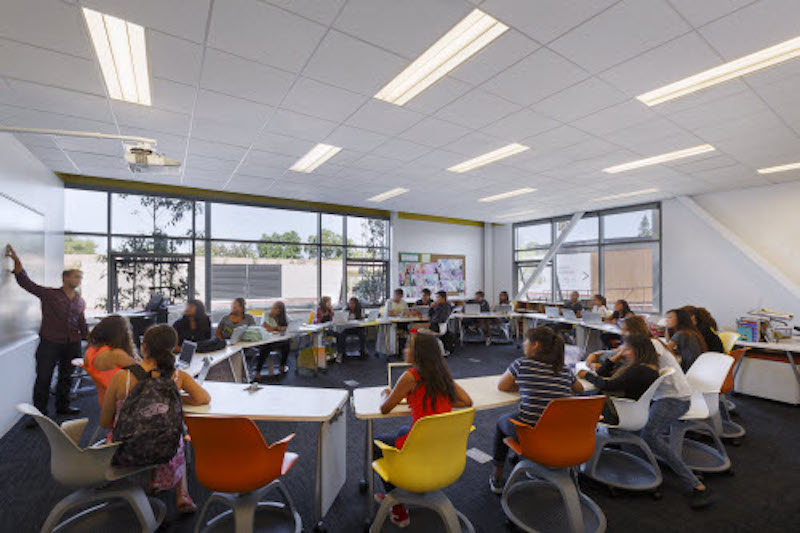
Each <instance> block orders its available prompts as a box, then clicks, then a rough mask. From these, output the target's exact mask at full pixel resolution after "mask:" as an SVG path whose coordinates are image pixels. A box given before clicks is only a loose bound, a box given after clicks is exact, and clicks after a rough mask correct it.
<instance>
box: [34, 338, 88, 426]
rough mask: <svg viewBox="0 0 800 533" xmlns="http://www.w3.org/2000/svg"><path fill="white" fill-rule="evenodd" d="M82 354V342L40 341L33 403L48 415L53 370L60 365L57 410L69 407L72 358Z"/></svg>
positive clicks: (37, 350)
mask: <svg viewBox="0 0 800 533" xmlns="http://www.w3.org/2000/svg"><path fill="white" fill-rule="evenodd" d="M80 356H81V343H80V342H64V343H61V342H50V341H48V340H45V339H41V340H40V341H39V347H38V348H37V349H36V383H35V384H34V385H33V405H35V406H36V408H37V409H38V410H39V411H41V412H42V414H44V415H47V400H48V399H49V397H50V383H51V381H52V380H53V370H54V369H55V368H56V366H58V384H57V385H56V411H61V410H63V409H67V408H68V407H69V386H70V378H71V376H72V360H73V359H75V358H77V357H80Z"/></svg>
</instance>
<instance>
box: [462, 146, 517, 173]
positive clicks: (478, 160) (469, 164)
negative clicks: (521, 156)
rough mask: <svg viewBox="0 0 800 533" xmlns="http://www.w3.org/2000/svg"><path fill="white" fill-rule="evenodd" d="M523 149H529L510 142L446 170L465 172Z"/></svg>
mask: <svg viewBox="0 0 800 533" xmlns="http://www.w3.org/2000/svg"><path fill="white" fill-rule="evenodd" d="M525 150H530V148H529V147H528V146H525V145H523V144H519V143H511V144H508V145H506V146H503V147H502V148H498V149H497V150H494V151H491V152H487V153H485V154H483V155H479V156H478V157H473V158H472V159H468V160H467V161H464V162H463V163H459V164H457V165H453V166H452V167H450V168H448V169H447V170H449V171H450V172H458V173H459V174H460V173H462V172H467V171H469V170H473V169H475V168H478V167H482V166H484V165H488V164H489V163H494V162H495V161H499V160H501V159H505V158H506V157H511V156H512V155H516V154H518V153H520V152H524V151H525Z"/></svg>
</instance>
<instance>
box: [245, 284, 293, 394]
mask: <svg viewBox="0 0 800 533" xmlns="http://www.w3.org/2000/svg"><path fill="white" fill-rule="evenodd" d="M288 327H289V317H288V315H287V314H286V304H284V303H283V302H281V301H280V300H279V301H277V302H275V303H274V304H272V308H271V309H270V310H269V313H267V314H266V315H265V316H264V329H266V330H267V331H269V332H270V333H284V332H285V331H286V330H287V329H288ZM289 349H290V346H289V341H281V342H273V343H271V344H267V345H264V346H261V347H259V349H258V359H256V375H255V376H254V377H253V380H254V381H260V380H261V369H262V368H264V361H266V359H267V356H268V355H269V352H271V351H272V350H277V351H279V352H280V354H281V363H280V368H281V373H282V374H285V373H286V372H288V371H289V366H288V364H287V363H288V362H289Z"/></svg>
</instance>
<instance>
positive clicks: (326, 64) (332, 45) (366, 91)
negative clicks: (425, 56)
mask: <svg viewBox="0 0 800 533" xmlns="http://www.w3.org/2000/svg"><path fill="white" fill-rule="evenodd" d="M406 63H407V61H406V60H405V59H403V58H402V57H400V56H398V55H395V54H392V53H390V52H386V51H385V50H381V49H380V48H378V47H376V46H373V45H371V44H367V43H365V42H364V41H360V40H358V39H355V38H353V37H350V36H349V35H345V34H344V33H341V32H338V31H335V30H332V31H330V32H329V33H328V34H327V35H326V36H325V38H324V39H323V40H322V43H320V45H319V48H317V51H316V52H315V53H314V55H313V56H312V57H311V60H310V61H309V62H308V65H307V66H306V68H305V69H304V70H303V75H304V76H307V77H309V78H313V79H316V80H319V81H323V82H325V83H330V84H331V85H335V86H337V87H342V88H344V89H348V90H350V91H354V92H357V93H361V94H363V95H366V96H374V95H375V93H377V92H378V91H379V90H380V89H381V87H383V86H384V85H386V84H387V83H388V82H389V81H390V80H391V79H392V78H394V77H395V76H396V75H397V74H398V73H399V72H400V71H402V70H403V69H404V68H405V67H406Z"/></svg>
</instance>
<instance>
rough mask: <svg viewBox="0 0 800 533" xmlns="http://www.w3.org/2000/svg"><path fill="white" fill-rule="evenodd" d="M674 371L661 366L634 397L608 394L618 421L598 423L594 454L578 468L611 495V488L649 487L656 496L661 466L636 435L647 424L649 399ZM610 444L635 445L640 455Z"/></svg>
mask: <svg viewBox="0 0 800 533" xmlns="http://www.w3.org/2000/svg"><path fill="white" fill-rule="evenodd" d="M674 372H675V370H673V369H672V368H664V369H662V370H661V372H660V373H659V377H658V378H657V379H656V380H655V381H653V383H652V384H651V385H650V386H649V387H648V388H647V390H646V391H645V392H644V394H642V395H641V397H639V399H638V400H631V399H628V398H613V397H611V398H610V399H611V401H612V402H613V404H614V408H615V409H616V411H617V415H618V417H619V422H618V423H617V424H616V425H610V424H605V423H602V422H601V423H599V424H598V426H597V435H596V437H595V450H594V455H592V458H591V459H589V461H587V462H586V463H584V464H583V465H581V471H582V472H583V473H584V474H585V475H586V476H587V477H589V478H591V479H594V480H595V481H598V482H599V483H602V484H604V485H607V486H608V487H609V489H610V490H611V491H612V495H613V494H614V489H617V488H619V489H625V490H633V491H653V496H654V497H656V498H658V497H660V493H659V492H658V487H659V486H661V482H662V481H663V477H662V475H661V469H660V468H659V467H658V462H657V461H656V458H655V456H654V455H653V452H652V451H651V450H650V447H649V446H648V445H647V443H646V442H645V441H644V439H642V438H641V437H640V436H639V432H640V431H641V430H642V429H643V428H644V427H645V426H646V425H647V421H648V419H649V416H650V402H651V400H652V399H653V395H654V394H655V393H656V389H658V387H659V386H660V385H661V382H662V381H664V380H665V379H666V378H667V377H668V376H670V375H671V374H673V373H674ZM610 444H617V445H625V446H629V447H635V448H638V449H639V450H640V451H641V452H642V454H643V455H644V458H642V457H641V456H640V455H639V454H636V453H631V452H630V451H626V450H623V449H614V448H607V446H608V445H610Z"/></svg>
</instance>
